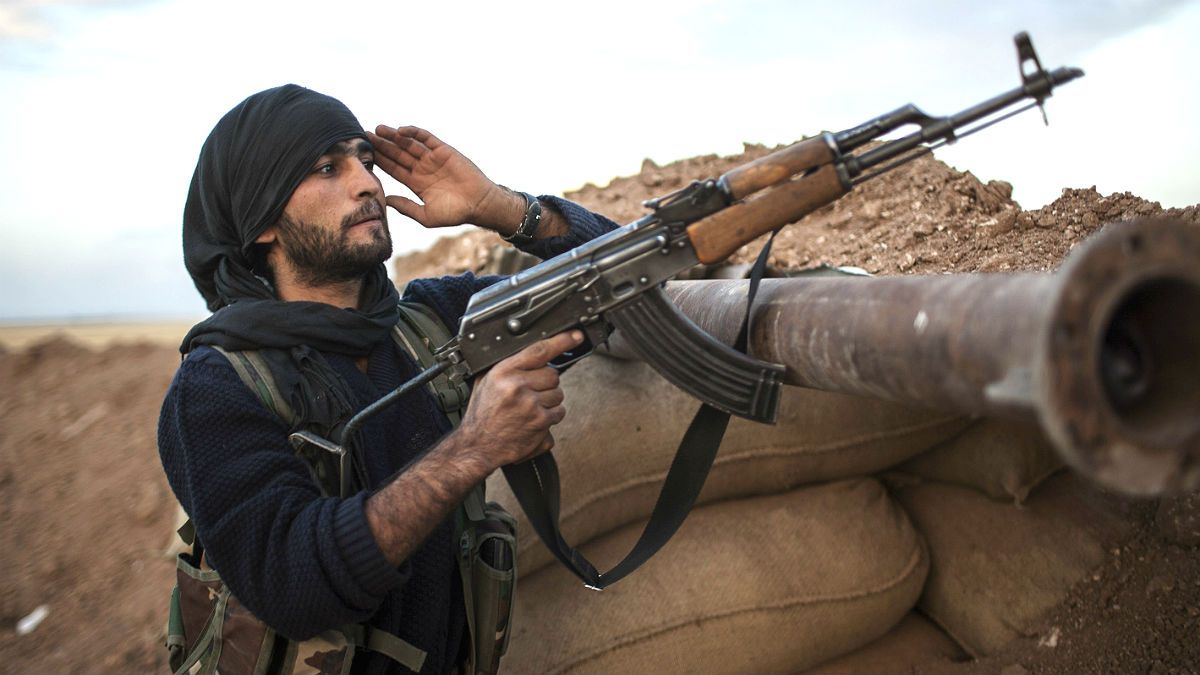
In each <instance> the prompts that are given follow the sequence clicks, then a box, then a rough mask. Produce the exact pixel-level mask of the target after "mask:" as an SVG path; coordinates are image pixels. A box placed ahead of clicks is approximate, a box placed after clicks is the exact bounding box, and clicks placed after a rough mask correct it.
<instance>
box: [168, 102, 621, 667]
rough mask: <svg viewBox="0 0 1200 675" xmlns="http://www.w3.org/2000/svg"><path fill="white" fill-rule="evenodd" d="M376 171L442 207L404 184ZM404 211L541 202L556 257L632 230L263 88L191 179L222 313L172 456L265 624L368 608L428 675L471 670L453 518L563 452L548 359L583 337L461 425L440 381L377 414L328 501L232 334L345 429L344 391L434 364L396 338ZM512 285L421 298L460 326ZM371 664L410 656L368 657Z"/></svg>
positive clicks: (204, 276)
mask: <svg viewBox="0 0 1200 675" xmlns="http://www.w3.org/2000/svg"><path fill="white" fill-rule="evenodd" d="M375 166H378V167H379V168H381V169H383V170H384V171H386V172H387V173H389V174H390V175H392V176H393V177H395V178H396V179H397V180H398V181H400V182H401V183H403V184H405V185H407V186H408V187H409V188H411V189H412V190H413V192H414V193H415V194H416V195H417V196H418V197H419V198H420V200H421V202H422V203H420V204H418V203H417V202H415V201H412V200H409V199H406V198H403V197H398V196H385V195H384V193H383V189H382V185H381V183H380V180H379V178H378V176H376V175H375V174H374V172H373V168H374V167H375ZM385 205H386V206H391V207H393V208H394V209H396V210H397V211H399V212H400V213H402V214H404V215H406V216H409V217H411V218H413V219H414V220H416V221H417V222H419V223H420V224H422V225H423V226H425V227H442V226H450V225H458V224H463V223H473V224H475V225H479V226H482V227H487V228H490V229H493V230H495V231H496V232H498V233H500V234H501V235H505V236H510V235H513V234H514V232H515V231H516V230H517V228H518V226H521V227H523V228H526V229H527V228H528V226H529V225H530V223H531V222H533V221H531V218H530V216H531V215H535V216H536V211H537V208H538V207H541V208H542V215H541V218H540V222H538V223H536V224H537V228H536V231H535V232H534V234H533V239H532V240H529V239H528V238H526V240H525V241H524V242H523V243H519V246H520V247H521V248H523V249H524V250H526V251H527V252H531V253H534V254H537V255H540V256H542V257H548V256H551V255H556V254H558V253H561V252H563V251H565V250H568V249H570V248H572V247H574V246H576V245H578V244H580V243H583V242H585V241H587V240H589V239H591V238H593V237H595V236H597V235H599V234H602V233H604V232H606V231H609V230H611V229H612V228H613V227H615V224H614V223H612V222H611V221H608V220H607V219H604V218H602V217H600V216H597V215H595V214H592V213H590V212H588V211H586V210H584V209H582V208H580V207H579V206H576V205H574V204H572V203H570V202H567V201H565V200H561V199H558V198H553V197H539V198H538V199H537V200H535V201H533V202H530V201H528V200H527V198H526V197H523V196H522V195H521V194H518V193H513V192H511V191H509V190H507V189H505V188H502V187H500V186H498V185H496V184H494V183H493V182H492V181H490V180H489V179H488V178H487V177H486V176H485V175H484V174H483V173H482V172H481V171H480V170H479V169H478V168H477V167H475V165H474V164H472V163H471V162H470V161H469V160H467V159H466V158H465V157H464V156H463V155H461V154H460V153H458V152H457V151H456V150H454V149H453V148H452V147H450V146H448V145H446V144H444V143H442V142H441V141H440V140H438V139H437V138H436V137H434V136H433V135H432V134H430V133H429V132H427V131H424V130H421V129H418V128H415V127H404V128H399V129H394V128H391V127H387V126H380V127H378V128H377V129H376V133H374V134H371V133H367V132H364V131H363V130H362V128H361V127H360V125H359V124H358V122H357V120H356V119H355V118H354V116H353V115H352V114H351V113H350V111H349V110H348V109H346V107H345V106H344V105H342V104H341V103H340V102H338V101H336V100H334V99H332V98H330V97H328V96H324V95H322V94H318V93H316V92H313V91H310V90H307V89H303V88H301V87H297V86H295V85H287V86H283V87H278V88H276V89H271V90H267V91H264V92H260V93H259V94H255V95H254V96H251V97H250V98H248V99H246V100H245V101H243V102H242V103H241V104H239V105H238V106H237V107H235V108H234V109H233V110H231V111H230V112H229V113H228V114H227V115H225V117H223V118H222V119H221V121H220V122H219V123H218V124H217V125H216V127H215V128H214V129H213V131H212V133H211V134H210V136H209V138H208V140H207V141H206V142H205V144H204V147H203V149H202V151H201V154H200V159H199V162H198V164H197V167H196V172H195V175H194V177H193V180H192V184H191V189H190V191H189V194H188V198H187V204H186V206H185V210H184V227H183V244H184V258H185V262H186V265H187V269H188V271H189V273H190V274H191V276H192V278H193V280H194V282H195V284H196V287H197V289H198V290H199V291H200V293H201V294H202V295H203V296H204V298H205V300H206V301H207V302H208V306H209V308H210V309H211V310H212V311H213V312H214V313H213V315H212V316H211V317H210V318H208V319H207V320H205V321H203V322H201V323H200V324H198V325H196V326H195V327H194V328H193V329H192V330H191V332H190V333H189V334H188V336H187V337H186V338H185V339H184V343H183V345H182V347H181V351H182V352H183V353H184V354H186V358H185V359H184V361H183V363H182V365H181V366H180V368H179V371H178V373H177V374H176V376H175V379H174V381H173V382H172V385H171V388H170V390H169V391H168V393H167V396H166V399H165V401H164V403H163V409H162V416H161V418H160V422H159V452H160V456H161V458H162V462H163V466H164V469H165V471H166V474H167V477H168V480H169V482H170V484H171V487H172V489H173V490H174V492H175V494H176V496H177V497H178V499H179V501H180V503H181V504H182V505H183V507H184V509H185V510H186V511H187V513H188V515H189V516H190V518H191V520H192V523H193V524H194V526H195V529H196V532H197V536H198V539H199V541H200V542H201V543H202V544H203V547H204V551H205V560H206V562H207V563H208V564H209V565H211V567H212V568H214V569H215V570H217V571H218V572H219V573H220V576H221V579H222V581H223V582H224V583H225V584H226V585H227V586H228V587H229V589H230V590H231V591H232V593H233V595H234V596H235V597H236V598H237V600H239V601H240V602H241V604H243V605H244V606H245V607H247V608H248V609H249V610H250V611H251V612H253V614H254V616H255V617H257V618H258V619H260V620H261V621H263V622H265V623H266V624H267V625H269V626H270V627H272V628H273V629H274V630H275V631H277V632H278V633H279V634H281V635H284V636H286V637H288V638H290V639H293V640H304V639H307V638H310V637H312V636H314V635H317V634H320V633H322V632H323V631H328V630H330V629H333V628H337V627H340V626H344V625H349V624H360V623H365V624H368V625H370V626H372V627H373V628H374V629H378V630H380V631H384V632H386V633H388V634H391V635H394V636H396V637H398V638H400V639H401V640H403V641H405V642H407V643H409V644H411V645H413V646H415V647H416V648H418V649H420V650H423V651H425V652H426V654H427V655H426V658H425V661H424V666H423V667H422V668H421V672H446V671H451V670H454V669H455V668H457V667H458V666H459V665H460V664H461V663H462V659H463V654H464V650H463V643H464V638H465V632H466V627H465V613H464V611H463V609H462V606H463V598H462V593H463V592H462V588H461V587H460V586H459V579H458V574H459V572H458V569H457V567H456V564H455V551H456V542H455V541H454V523H453V520H454V519H453V518H452V517H451V516H452V514H453V512H454V510H455V509H456V508H457V506H458V505H459V504H460V503H461V502H462V500H463V499H464V497H465V496H466V495H467V494H468V492H469V491H470V490H471V489H472V487H473V486H475V485H476V484H478V483H479V482H481V481H482V480H484V478H486V477H487V475H488V474H490V473H491V472H492V471H494V470H495V469H497V468H499V467H501V466H503V465H506V464H508V463H512V462H518V461H521V460H525V459H528V458H530V457H532V456H535V455H536V454H538V453H540V452H544V451H546V450H548V449H549V448H550V447H552V445H553V437H552V436H551V433H550V428H551V427H552V426H553V425H554V424H556V423H558V422H559V421H561V420H562V419H563V416H564V415H565V409H564V406H563V393H562V391H561V390H560V389H559V386H558V377H557V374H556V372H555V371H554V370H552V369H551V368H548V367H547V363H548V362H549V361H550V360H551V359H553V358H555V357H556V356H558V355H559V354H561V353H563V352H565V351H568V350H570V349H571V348H572V347H574V346H577V345H579V344H580V343H581V342H582V339H583V338H582V334H580V333H579V332H578V331H572V332H570V333H564V334H561V335H557V336H554V337H551V338H549V339H547V340H544V341H542V342H539V343H537V344H535V345H533V346H531V347H529V348H528V349H526V350H524V351H523V352H521V353H519V354H517V355H515V356H513V357H511V358H509V359H507V360H505V361H502V362H501V363H499V364H497V365H496V366H495V367H494V368H493V369H492V370H491V371H489V372H488V373H487V374H486V375H484V376H483V377H482V378H479V379H478V380H476V382H475V383H474V386H473V393H472V398H471V401H470V405H469V406H468V407H467V409H466V411H465V413H464V415H463V419H462V422H461V424H460V426H459V427H458V428H457V429H456V430H453V431H452V430H451V426H450V424H449V422H448V420H447V419H446V417H445V415H444V414H442V412H441V411H440V409H439V408H438V407H437V404H436V403H435V402H434V401H433V398H432V397H431V396H430V395H429V394H427V393H426V392H425V391H424V390H421V391H417V392H414V393H412V394H410V395H409V396H407V397H406V398H405V399H402V400H401V401H399V402H398V403H396V404H394V405H392V406H391V407H389V408H387V409H385V410H384V411H383V412H381V413H379V414H378V415H376V416H375V417H373V418H371V419H370V420H369V421H368V422H367V423H366V424H365V425H364V426H363V428H362V430H361V431H360V432H359V434H358V435H357V436H356V439H355V445H354V447H355V453H356V455H355V466H356V470H357V471H358V472H359V474H358V475H359V476H361V480H360V483H361V484H362V485H363V486H364V488H365V489H363V490H361V491H360V492H358V493H357V494H354V495H353V496H351V497H349V498H346V499H342V498H339V497H336V496H322V493H321V491H320V489H319V487H318V485H317V484H316V483H315V482H314V480H313V478H312V476H311V474H310V470H309V467H308V466H307V465H306V463H305V462H304V461H302V460H301V459H300V458H298V457H297V456H296V454H294V453H293V451H292V449H291V448H290V446H289V445H288V439H287V437H288V433H289V431H290V429H289V428H288V425H287V424H286V423H284V421H283V420H281V419H280V418H279V417H278V416H276V415H274V414H273V413H272V412H271V411H269V410H268V409H267V408H266V407H265V406H264V405H263V403H262V401H261V400H260V399H259V398H257V397H256V395H255V394H254V393H253V392H252V391H251V390H250V389H249V388H248V387H247V386H246V385H245V384H243V381H242V380H241V379H239V376H238V374H237V373H236V372H235V370H234V368H233V366H232V365H231V363H230V361H229V360H228V359H227V358H226V356H225V355H224V354H222V353H221V352H220V351H218V350H217V349H214V347H219V348H221V349H223V350H231V351H236V350H256V352H257V353H259V354H261V355H262V357H263V359H264V360H265V362H266V363H267V364H268V365H269V367H270V371H271V374H272V375H273V377H274V380H275V382H276V384H277V385H278V388H279V390H280V392H282V394H283V396H284V397H285V398H286V399H287V400H288V402H289V403H290V404H291V405H292V406H293V407H294V408H296V410H297V412H298V413H299V414H300V415H301V416H302V417H303V418H304V419H305V420H306V421H307V422H309V423H314V424H317V425H318V427H319V426H320V425H321V424H324V425H325V427H326V428H333V427H335V426H336V425H337V424H338V423H339V421H340V422H344V421H345V419H344V415H343V417H342V418H341V419H340V420H339V419H338V416H339V415H340V414H341V413H343V412H344V411H339V405H338V404H339V402H340V401H342V400H343V399H344V400H345V403H346V404H347V405H348V406H349V408H351V409H352V411H353V412H357V411H358V410H361V409H362V408H363V407H364V406H365V405H367V404H369V403H371V402H372V401H374V400H376V399H378V398H379V397H380V396H381V395H382V394H384V393H386V392H387V391H388V390H390V389H391V388H393V387H395V386H396V385H398V384H400V383H401V382H404V381H406V380H407V379H409V378H410V377H411V376H413V375H415V374H416V373H417V372H419V368H418V366H417V364H416V363H414V361H413V359H412V358H410V356H409V355H408V354H406V353H405V352H403V351H402V350H400V349H399V348H398V347H396V345H395V344H394V342H393V340H392V339H391V337H390V335H391V330H392V327H393V326H394V325H395V324H396V322H397V319H398V311H397V303H398V301H399V297H398V294H397V292H396V289H395V287H394V286H393V285H392V284H391V282H390V281H389V280H388V278H387V275H386V271H385V268H384V265H383V263H384V262H385V261H386V260H388V258H389V256H390V255H391V236H390V233H389V230H388V226H387V217H386V210H385ZM534 221H536V218H535V219H534ZM526 234H527V232H526ZM517 241H518V242H520V238H518V239H517ZM493 281H495V279H483V278H476V277H474V276H473V275H471V274H469V273H468V274H466V275H463V276H460V277H447V278H443V279H440V280H419V281H415V282H413V283H411V284H409V286H408V289H407V291H406V296H405V300H408V301H413V302H417V303H421V304H423V305H425V306H427V307H429V308H430V309H432V310H433V311H434V312H435V313H436V314H437V315H438V316H439V317H440V318H441V320H442V321H443V322H444V323H445V324H446V325H447V326H449V327H451V328H453V327H455V326H456V325H457V321H458V319H459V317H460V316H461V315H462V313H463V311H464V310H465V306H466V302H467V300H468V298H469V297H470V296H471V295H472V294H473V293H474V292H475V291H477V290H479V289H481V288H483V287H485V286H487V285H489V284H490V283H492V282H493ZM354 671H355V672H372V673H384V672H404V669H403V668H402V667H401V666H399V665H398V664H397V663H395V662H394V661H392V660H389V659H388V658H387V657H385V656H383V655H381V654H378V653H374V652H360V653H359V654H358V655H357V656H356V657H355V661H354Z"/></svg>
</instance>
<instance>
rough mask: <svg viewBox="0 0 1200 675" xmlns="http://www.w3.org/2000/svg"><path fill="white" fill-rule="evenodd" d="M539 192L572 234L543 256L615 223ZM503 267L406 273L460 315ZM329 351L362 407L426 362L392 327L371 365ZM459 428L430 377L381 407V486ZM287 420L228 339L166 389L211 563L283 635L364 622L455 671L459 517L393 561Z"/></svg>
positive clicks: (374, 451) (374, 434)
mask: <svg viewBox="0 0 1200 675" xmlns="http://www.w3.org/2000/svg"><path fill="white" fill-rule="evenodd" d="M540 199H542V200H543V201H544V202H548V203H550V204H552V205H554V206H555V207H557V208H558V209H559V211H561V212H562V213H563V214H564V215H565V216H566V217H567V221H568V223H569V224H570V231H569V233H568V234H567V235H566V236H563V237H555V238H552V239H544V240H538V241H536V242H534V243H532V244H530V245H528V246H525V247H524V249H525V250H526V251H528V252H530V253H533V254H535V255H539V256H541V257H543V258H545V257H550V256H553V255H557V254H559V253H562V252H563V251H566V250H569V249H571V248H574V247H575V246H577V245H579V244H581V243H584V242H586V241H589V240H591V239H592V238H594V237H596V236H599V235H601V234H603V233H605V232H608V231H610V230H611V229H613V228H614V227H616V225H615V224H614V223H613V222H612V221H610V220H608V219H606V218H604V217H602V216H598V215H596V214H593V213H591V212H589V211H587V210H585V209H583V208H581V207H579V206H578V205H575V204H572V203H571V202H567V201H565V200H561V199H558V198H554V197H546V196H543V197H540ZM497 280H498V277H475V276H473V275H471V274H469V273H468V274H466V275H463V276H460V277H444V278H441V279H422V280H418V281H414V282H412V283H410V284H409V285H408V288H407V289H406V292H405V299H406V300H411V301H415V302H419V303H422V304H425V305H427V306H429V307H431V308H432V309H434V310H435V311H436V312H437V313H438V314H439V316H441V318H442V320H443V321H444V322H445V323H446V325H447V326H448V327H451V328H454V327H456V326H457V325H458V320H459V318H460V317H461V316H462V314H463V311H464V310H465V308H466V303H467V300H468V299H469V298H470V296H471V295H472V294H473V293H475V292H476V291H478V290H480V289H482V288H484V287H486V286H488V285H490V284H491V283H494V282H495V281H497ZM325 357H326V359H327V360H328V362H329V364H330V365H331V366H332V367H333V368H334V369H335V370H336V371H337V372H338V373H339V374H340V375H341V376H342V378H343V379H344V380H345V381H346V382H347V383H348V384H349V386H350V388H351V390H352V393H353V395H354V397H355V399H356V401H355V406H356V410H360V409H361V408H362V407H364V406H366V405H367V404H369V403H370V402H372V401H374V400H376V399H378V398H379V397H380V396H382V395H383V394H385V393H386V392H387V391H389V390H390V389H392V388H394V387H396V386H397V385H398V384H400V383H401V382H403V381H405V380H407V379H408V378H410V377H412V376H414V375H416V374H417V372H419V369H418V368H417V365H416V364H415V363H414V362H413V361H412V359H411V358H410V357H409V356H408V355H407V354H406V353H404V352H403V351H402V350H399V349H397V348H396V347H395V346H394V344H393V342H392V340H390V339H387V340H384V341H382V342H381V343H380V344H379V345H378V346H377V347H376V348H375V350H374V351H373V352H372V353H371V355H370V357H369V360H368V366H367V372H366V373H365V374H364V373H363V372H362V371H360V370H358V369H357V368H356V367H355V364H354V362H353V360H352V359H351V358H348V357H345V356H340V355H337V354H332V353H325ZM449 431H450V424H449V422H448V421H447V420H446V418H445V416H444V415H442V414H441V412H440V410H439V409H438V407H437V404H436V403H435V402H434V401H433V399H432V397H431V396H429V395H428V393H427V392H426V390H425V389H420V390H418V391H415V392H413V393H411V394H410V395H409V396H408V397H407V398H406V399H402V400H401V401H399V402H397V403H396V404H394V405H392V406H390V407H389V408H387V409H385V410H384V411H383V412H381V413H380V414H378V415H376V416H375V417H373V418H371V419H370V420H369V421H368V422H367V424H366V425H364V428H363V429H362V432H361V433H362V438H363V439H364V443H363V447H364V448H365V452H364V455H365V461H364V463H365V465H366V469H367V473H368V476H369V479H370V481H371V486H372V489H377V488H379V487H382V486H383V485H384V484H386V483H387V481H388V479H389V478H390V477H391V476H393V475H394V474H395V473H396V472H398V471H400V470H401V469H402V468H403V467H404V466H405V465H406V464H407V463H408V462H409V461H411V460H412V459H414V458H416V457H417V456H418V455H419V454H420V453H422V452H423V451H425V450H427V449H428V448H430V447H432V446H433V445H434V444H435V443H436V442H437V441H438V440H439V439H440V438H441V437H442V436H443V435H444V434H446V433H447V432H449ZM287 433H288V428H287V426H286V425H285V424H284V423H283V421H282V420H280V419H279V418H277V417H276V416H275V415H274V414H273V413H271V412H270V411H268V410H267V409H266V408H265V407H264V406H263V405H262V403H261V402H260V401H259V400H258V398H257V397H256V396H255V395H254V394H253V393H252V392H251V391H250V390H249V389H248V388H247V387H246V386H245V385H244V384H243V383H242V381H241V380H240V379H239V378H238V376H237V374H236V372H235V371H234V370H233V368H232V366H231V365H230V364H229V362H228V361H227V360H226V359H225V357H224V356H222V355H221V354H220V353H219V352H216V351H215V350H213V349H210V348H207V347H204V348H200V349H197V350H195V351H193V352H192V353H191V354H189V355H188V357H187V358H186V359H185V360H184V361H183V363H182V365H181V366H180V368H179V371H178V372H177V373H176V375H175V379H174V381H173V382H172V383H171V387H170V389H169V391H168V392H167V396H166V400H165V401H164V402H163V408H162V414H161V417H160V419H159V428H158V442H159V455H160V457H161V459H162V463H163V467H164V469H165V471H166V474H167V479H168V481H169V482H170V484H171V488H172V490H174V492H175V495H176V497H177V498H178V499H179V501H180V503H181V504H182V505H183V507H184V510H186V511H187V513H188V515H189V516H190V517H191V519H192V522H193V524H194V525H195V526H196V531H197V534H198V536H199V539H200V541H201V542H202V543H203V545H204V547H205V550H206V555H207V557H208V562H209V564H210V565H211V566H212V567H213V568H214V569H216V570H217V571H218V572H220V574H221V577H222V579H223V580H224V581H225V583H226V584H228V586H229V587H230V589H231V590H232V591H233V593H234V595H236V596H237V597H238V599H239V600H240V601H241V602H242V604H244V605H245V606H246V607H247V608H249V609H250V610H251V611H252V612H254V614H255V615H256V616H258V617H259V618H260V619H262V620H263V621H265V622H266V623H267V624H268V625H270V626H272V627H273V628H275V629H276V630H277V631H279V632H280V633H281V634H282V635H285V636H287V637H289V638H292V639H296V640H303V639H307V638H309V637H312V636H314V635H317V634H318V633H320V632H322V631H325V630H328V629H331V628H336V627H338V626H342V625H345V624H350V623H363V622H365V623H369V624H371V625H373V626H376V627H379V628H381V629H383V630H386V631H388V632H390V633H392V634H394V635H398V636H400V637H401V638H403V639H405V640H407V641H409V642H411V643H412V644H414V645H416V646H417V647H420V648H421V649H424V650H426V651H427V652H428V658H427V659H426V663H425V667H424V668H423V669H422V672H427V673H439V672H446V671H448V670H451V669H452V668H453V667H454V666H455V664H456V663H457V662H458V660H459V659H460V649H461V646H462V640H463V636H464V632H465V628H464V627H465V614H464V610H463V602H462V589H461V586H460V583H459V580H458V570H457V567H456V563H455V560H454V546H453V541H452V539H453V518H448V519H447V520H446V521H445V522H443V523H441V524H440V525H439V526H438V527H437V528H436V529H435V530H434V532H433V533H432V534H431V535H430V537H429V538H428V539H427V540H426V541H425V543H424V544H423V545H422V546H421V548H420V549H418V550H417V551H416V552H415V553H414V554H413V555H412V556H411V557H410V558H409V559H408V560H406V561H405V562H404V564H402V565H401V566H400V567H399V569H397V568H395V567H392V566H391V565H389V564H388V562H387V560H386V559H385V558H384V555H383V552H382V551H381V550H380V549H379V546H378V545H377V544H376V542H375V539H374V537H373V536H372V535H371V532H370V529H369V527H368V525H367V521H366V515H365V512H364V508H363V505H364V502H365V500H366V497H367V496H368V494H369V493H368V492H363V493H360V494H357V495H355V496H353V497H350V498H348V499H338V498H332V497H322V496H321V494H320V490H319V489H318V487H317V485H316V484H315V483H314V482H313V480H312V478H311V477H310V474H309V471H308V468H307V467H306V466H305V464H304V463H303V462H302V461H301V460H300V459H298V458H297V457H296V456H295V454H293V452H292V450H291V448H290V446H289V445H288V442H287ZM354 671H355V672H357V673H398V672H406V671H405V669H404V668H402V667H401V666H399V665H398V664H395V663H394V662H392V661H390V660H388V659H386V658H384V657H381V656H379V655H376V654H371V653H369V652H368V653H366V654H364V655H363V656H362V657H359V658H357V659H356V660H355V664H354Z"/></svg>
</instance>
